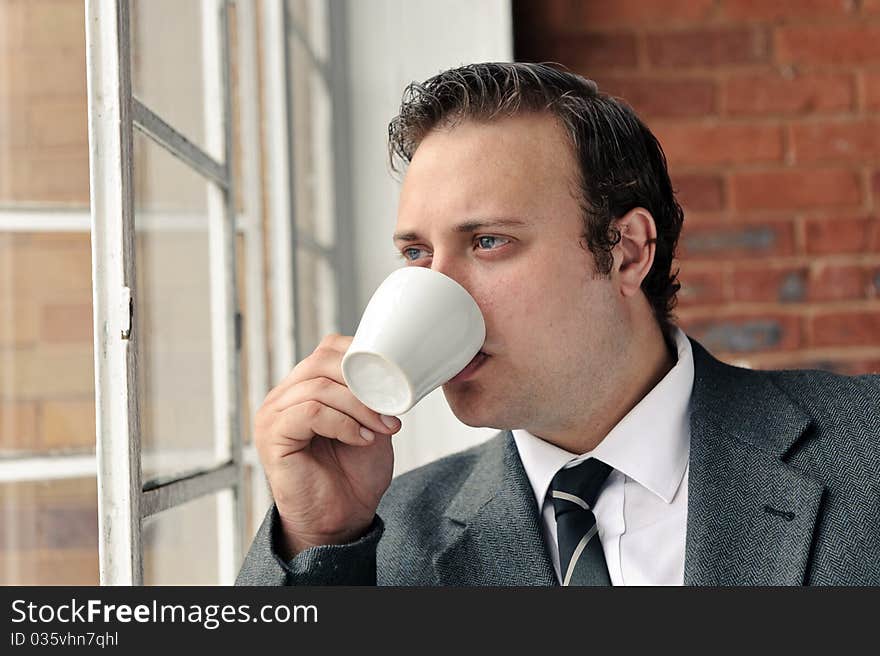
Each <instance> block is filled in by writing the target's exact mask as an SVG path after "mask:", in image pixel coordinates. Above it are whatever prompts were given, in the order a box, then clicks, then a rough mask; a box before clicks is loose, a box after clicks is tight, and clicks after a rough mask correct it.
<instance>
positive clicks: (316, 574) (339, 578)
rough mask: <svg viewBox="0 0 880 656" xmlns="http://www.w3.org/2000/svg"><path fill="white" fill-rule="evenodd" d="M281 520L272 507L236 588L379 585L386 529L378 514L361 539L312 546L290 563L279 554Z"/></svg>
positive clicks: (249, 552)
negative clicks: (378, 561)
mask: <svg viewBox="0 0 880 656" xmlns="http://www.w3.org/2000/svg"><path fill="white" fill-rule="evenodd" d="M279 521H280V520H279V517H278V511H277V509H276V508H275V504H272V507H271V508H270V509H269V512H268V513H266V517H265V519H264V520H263V523H262V524H261V525H260V528H259V530H258V531H257V534H256V536H255V537H254V541H253V543H252V544H251V548H250V550H249V551H248V553H247V556H245V559H244V562H243V563H242V566H241V570H240V571H239V573H238V577H237V578H236V580H235V584H236V585H376V546H377V544H378V543H379V539H380V538H381V537H382V533H383V532H384V530H385V525H384V524H383V522H382V519H381V518H380V517H379V516H378V515H377V516H376V517H374V518H373V523H372V524H371V525H370V528H369V529H368V530H367V533H366V534H365V535H363V536H362V537H361V538H360V539H358V540H356V541H354V542H350V543H348V544H334V545H324V546H317V547H311V548H309V549H306V550H305V551H302V552H300V553H298V554H297V555H296V556H294V557H293V558H292V559H290V560H284V558H283V557H282V556H280V555H279V554H280V553H281V550H280V549H279V548H278V542H277V539H278V535H279Z"/></svg>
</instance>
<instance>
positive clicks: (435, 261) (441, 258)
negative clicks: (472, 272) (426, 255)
mask: <svg viewBox="0 0 880 656" xmlns="http://www.w3.org/2000/svg"><path fill="white" fill-rule="evenodd" d="M431 269H433V270H434V271H439V272H440V273H442V274H443V275H445V276H448V277H449V278H452V279H453V280H454V281H455V282H457V283H458V284H459V285H461V286H462V287H464V288H465V289H467V290H468V292H470V286H469V284H468V275H467V271H466V270H465V264H464V263H463V262H460V261H458V260H456V259H455V258H453V257H450V256H447V255H444V254H441V253H437V252H436V251H435V252H434V256H433V257H432V258H431Z"/></svg>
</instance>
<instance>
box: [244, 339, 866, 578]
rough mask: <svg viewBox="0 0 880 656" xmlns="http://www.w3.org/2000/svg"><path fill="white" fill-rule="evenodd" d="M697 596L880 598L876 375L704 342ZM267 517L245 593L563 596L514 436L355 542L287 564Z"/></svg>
mask: <svg viewBox="0 0 880 656" xmlns="http://www.w3.org/2000/svg"><path fill="white" fill-rule="evenodd" d="M691 344H692V347H693V354H694V369H695V371H694V388H693V393H692V397H691V400H692V406H691V409H692V413H691V448H690V474H689V482H688V522H687V539H686V547H685V569H684V579H685V581H684V582H685V584H688V585H801V584H811V585H812V584H820V585H821V584H826V585H828V584H831V585H880V376H860V377H847V376H839V375H834V374H830V373H826V372H821V371H752V370H748V369H742V368H738V367H732V366H729V365H726V364H723V363H721V362H719V361H718V360H716V359H715V358H713V357H712V356H711V355H710V354H709V353H708V352H707V351H706V350H705V349H703V348H702V346H700V344H699V343H697V342H696V341H694V340H691ZM277 521H278V517H277V512H276V511H275V508H274V507H273V508H271V509H270V510H269V512H268V514H267V516H266V519H265V520H264V522H263V524H262V526H261V527H260V530H259V532H258V533H257V535H256V537H255V539H254V541H253V544H252V546H251V549H250V551H249V553H248V554H247V557H246V558H245V561H244V564H243V565H242V568H241V571H240V573H239V576H238V579H237V581H236V583H237V584H239V585H333V584H348V585H374V584H379V585H466V586H471V585H490V586H500V585H523V586H525V585H557V580H556V576H555V574H554V571H553V566H552V564H551V560H550V556H549V553H548V551H547V547H546V546H545V544H544V539H543V534H542V531H541V520H540V516H539V513H538V509H537V504H536V503H535V498H534V494H533V492H532V489H531V487H530V485H529V482H528V479H527V477H526V474H525V471H524V469H523V466H522V462H521V461H520V458H519V454H518V452H517V449H516V445H515V443H514V441H513V436H512V435H511V433H510V432H509V431H505V432H502V433H499V434H498V435H496V436H495V437H494V438H492V439H490V440H489V441H488V442H486V443H483V444H481V445H479V446H477V447H474V448H472V449H469V450H467V451H464V452H461V453H457V454H454V455H451V456H448V457H446V458H443V459H441V460H437V461H435V462H432V463H429V464H427V465H425V466H423V467H420V468H419V469H416V470H413V471H411V472H408V473H406V474H403V475H401V476H398V477H397V478H395V479H394V480H393V481H392V483H391V487H390V488H389V489H388V491H387V492H386V493H385V496H384V497H383V498H382V502H381V503H380V505H379V509H378V511H377V517H376V518H375V520H374V522H373V525H372V526H371V527H370V530H369V531H368V533H367V534H366V535H365V536H363V537H362V538H361V539H360V540H358V541H356V542H354V543H351V544H346V545H335V546H322V547H314V548H312V549H308V550H306V551H304V552H302V553H300V554H298V555H297V556H296V557H295V558H293V559H292V560H291V561H289V562H284V561H283V560H282V559H281V558H280V557H279V556H278V555H277V551H276V550H275V549H274V548H273V539H274V537H275V535H276V524H277Z"/></svg>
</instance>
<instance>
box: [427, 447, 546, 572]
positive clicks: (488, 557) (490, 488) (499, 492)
mask: <svg viewBox="0 0 880 656" xmlns="http://www.w3.org/2000/svg"><path fill="white" fill-rule="evenodd" d="M445 517H446V521H447V522H449V524H450V538H449V540H448V542H447V544H446V546H445V547H444V548H443V549H441V550H440V551H439V552H438V554H437V556H436V557H435V558H434V569H435V571H436V574H437V578H438V580H439V581H440V583H441V584H443V585H468V586H470V585H480V586H500V585H520V586H526V585H555V584H556V583H557V581H556V574H555V572H554V570H553V565H552V563H551V561H550V556H549V554H548V552H547V548H546V547H545V544H544V539H543V533H542V530H541V523H540V522H541V519H540V516H539V514H538V510H537V505H536V503H535V496H534V493H533V492H532V489H531V487H530V486H529V482H528V478H527V476H526V473H525V470H524V469H523V466H522V461H521V460H520V458H519V453H518V452H517V449H516V443H515V442H514V441H513V435H512V434H511V433H510V431H505V432H504V433H500V434H498V435H496V436H495V437H494V438H492V440H490V441H489V442H488V443H487V444H486V448H485V450H484V451H483V452H482V455H481V456H480V458H479V459H478V460H477V462H476V463H475V465H474V468H473V470H472V472H471V474H470V476H469V477H468V479H467V481H466V483H465V484H464V485H462V487H461V489H460V490H459V492H458V494H457V495H456V497H455V498H454V499H453V501H452V503H451V504H450V505H449V507H448V508H447V510H446V514H445Z"/></svg>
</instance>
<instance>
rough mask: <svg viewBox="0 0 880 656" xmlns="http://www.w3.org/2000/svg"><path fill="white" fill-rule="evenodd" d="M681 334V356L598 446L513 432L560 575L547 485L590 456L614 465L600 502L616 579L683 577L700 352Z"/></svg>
mask: <svg viewBox="0 0 880 656" xmlns="http://www.w3.org/2000/svg"><path fill="white" fill-rule="evenodd" d="M674 338H675V344H676V347H677V349H678V362H677V363H676V364H675V366H674V367H672V369H670V370H669V372H668V373H667V374H666V376H664V377H663V379H662V380H661V381H660V382H659V383H657V385H656V386H655V387H654V388H653V389H652V390H651V391H650V392H648V394H647V395H646V396H645V397H644V398H643V399H642V400H641V401H639V403H638V404H636V406H635V407H634V408H632V409H631V410H630V411H629V412H628V413H627V414H626V416H624V418H623V419H621V420H620V422H618V424H617V425H616V426H615V427H614V428H613V429H611V432H610V433H608V435H606V436H605V439H603V440H602V441H601V442H600V443H599V445H598V446H597V447H596V448H595V449H593V450H592V451H590V452H588V453H583V454H580V455H579V454H574V453H569V452H568V451H565V450H563V449H560V448H559V447H557V446H554V445H553V444H550V443H549V442H545V441H544V440H542V439H540V438H538V437H535V436H534V435H532V434H530V433H528V432H527V431H524V430H514V431H512V432H513V437H514V440H515V441H516V446H517V449H518V450H519V455H520V459H521V460H522V463H523V467H524V468H525V470H526V474H527V475H528V477H529V482H530V483H531V485H532V490H533V491H534V493H535V500H536V502H537V504H538V509H539V511H540V512H541V514H542V517H543V520H544V521H543V527H544V539H545V541H546V543H547V546H548V551H549V552H550V554H551V557H552V559H553V567H554V568H555V569H556V576H557V578H558V579H559V580H560V582H561V581H562V576H561V574H560V571H559V545H558V543H557V539H556V516H555V513H554V510H553V502H552V500H551V499H550V498H549V495H548V494H547V492H548V490H549V488H550V482H551V481H552V480H553V476H555V474H556V472H557V471H559V470H560V469H561V468H562V467H563V466H565V465H566V464H568V463H574V462H580V461H582V460H585V459H586V458H597V459H599V460H601V461H602V462H604V463H606V464H608V465H610V466H611V467H613V468H614V471H612V472H611V474H610V475H609V476H608V480H607V481H606V482H605V485H604V486H603V487H602V488H601V490H600V492H599V498H598V499H597V500H596V504H595V506H594V507H593V513H594V514H595V516H596V524H597V525H598V530H599V539H600V541H601V543H602V550H603V551H604V552H605V560H606V561H607V563H608V573H609V575H610V577H611V583H612V585H681V584H682V583H683V582H684V548H685V537H686V535H687V488H688V486H687V481H688V455H689V452H690V399H691V389H692V388H693V384H694V359H693V354H692V352H691V344H690V342H689V341H688V338H687V336H686V335H685V334H684V332H683V331H682V330H681V329H680V328H675V329H674Z"/></svg>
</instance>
